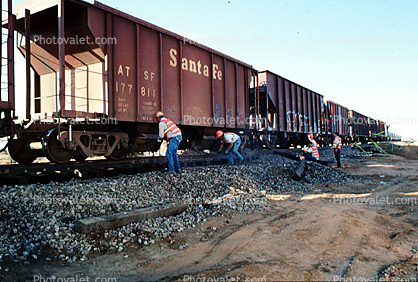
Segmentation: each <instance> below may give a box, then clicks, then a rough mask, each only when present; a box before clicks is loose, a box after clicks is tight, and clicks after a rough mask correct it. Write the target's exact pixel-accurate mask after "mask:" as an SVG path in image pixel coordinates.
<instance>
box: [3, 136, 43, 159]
mask: <svg viewBox="0 0 418 282" xmlns="http://www.w3.org/2000/svg"><path fill="white" fill-rule="evenodd" d="M39 141H40V140H39V138H38V137H36V136H24V137H22V138H19V139H10V140H9V142H8V144H7V147H8V150H9V155H10V157H12V159H13V160H14V161H16V162H18V163H19V164H30V163H32V162H33V161H34V160H35V159H36V158H37V157H40V156H42V151H41V150H34V149H31V148H30V143H33V142H39Z"/></svg>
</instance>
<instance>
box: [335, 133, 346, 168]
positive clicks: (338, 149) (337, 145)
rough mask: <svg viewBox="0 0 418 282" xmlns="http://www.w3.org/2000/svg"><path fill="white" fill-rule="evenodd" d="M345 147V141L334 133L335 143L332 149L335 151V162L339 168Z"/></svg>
mask: <svg viewBox="0 0 418 282" xmlns="http://www.w3.org/2000/svg"><path fill="white" fill-rule="evenodd" d="M342 145H343V140H342V138H341V137H340V136H338V134H337V133H335V132H334V142H333V144H332V149H334V156H335V160H336V161H337V167H341V147H342Z"/></svg>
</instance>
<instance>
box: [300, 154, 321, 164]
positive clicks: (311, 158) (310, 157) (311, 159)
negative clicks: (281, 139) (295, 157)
mask: <svg viewBox="0 0 418 282" xmlns="http://www.w3.org/2000/svg"><path fill="white" fill-rule="evenodd" d="M303 156H304V157H305V159H306V160H307V161H311V162H316V161H318V160H317V159H315V158H314V157H313V156H312V155H311V154H308V153H304V154H303Z"/></svg>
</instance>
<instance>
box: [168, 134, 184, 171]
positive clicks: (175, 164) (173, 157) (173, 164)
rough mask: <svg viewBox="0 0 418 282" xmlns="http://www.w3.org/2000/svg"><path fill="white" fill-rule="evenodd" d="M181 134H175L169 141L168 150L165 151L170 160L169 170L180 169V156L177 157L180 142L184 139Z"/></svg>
mask: <svg viewBox="0 0 418 282" xmlns="http://www.w3.org/2000/svg"><path fill="white" fill-rule="evenodd" d="M182 138H183V137H182V136H181V135H177V136H174V137H172V138H170V140H169V141H168V147H167V152H166V153H165V155H166V157H167V160H168V170H169V171H173V172H174V168H175V169H176V171H180V163H179V158H178V157H177V149H178V148H179V145H180V142H181V140H182Z"/></svg>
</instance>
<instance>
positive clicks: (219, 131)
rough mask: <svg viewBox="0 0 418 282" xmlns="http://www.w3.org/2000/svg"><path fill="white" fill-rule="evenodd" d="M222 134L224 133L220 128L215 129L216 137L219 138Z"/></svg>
mask: <svg viewBox="0 0 418 282" xmlns="http://www.w3.org/2000/svg"><path fill="white" fill-rule="evenodd" d="M222 135H224V133H223V132H222V130H218V131H216V135H215V136H216V138H221V137H222Z"/></svg>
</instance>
